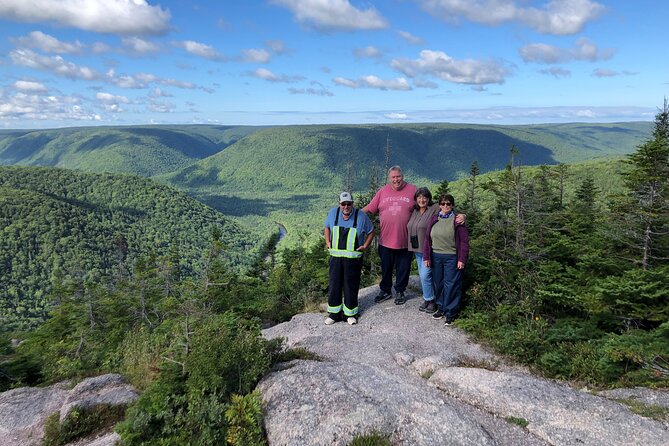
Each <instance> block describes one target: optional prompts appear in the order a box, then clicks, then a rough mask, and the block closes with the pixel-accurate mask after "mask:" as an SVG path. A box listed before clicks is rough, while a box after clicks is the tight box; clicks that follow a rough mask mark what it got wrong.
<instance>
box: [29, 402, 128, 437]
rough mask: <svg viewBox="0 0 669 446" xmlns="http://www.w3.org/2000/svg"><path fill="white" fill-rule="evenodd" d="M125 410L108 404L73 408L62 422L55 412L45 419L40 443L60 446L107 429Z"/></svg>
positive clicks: (119, 419)
mask: <svg viewBox="0 0 669 446" xmlns="http://www.w3.org/2000/svg"><path fill="white" fill-rule="evenodd" d="M125 411H126V408H125V406H121V405H110V404H98V405H96V406H94V407H91V408H86V409H83V408H74V409H72V410H71V411H70V413H68V414H67V416H66V417H65V419H64V420H63V421H62V422H61V421H60V413H58V412H56V413H54V414H52V415H50V416H49V418H47V420H46V424H45V426H44V438H43V439H42V445H43V446H61V445H64V444H67V443H70V442H72V441H74V440H77V439H79V438H84V437H87V436H89V435H92V434H95V433H96V432H101V431H103V430H105V429H109V428H111V427H112V426H113V425H115V424H116V423H118V422H119V421H121V420H122V419H123V417H124V415H125Z"/></svg>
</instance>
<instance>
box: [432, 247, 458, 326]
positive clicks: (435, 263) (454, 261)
mask: <svg viewBox="0 0 669 446" xmlns="http://www.w3.org/2000/svg"><path fill="white" fill-rule="evenodd" d="M432 280H433V281H434V293H435V295H436V297H437V306H438V307H439V309H440V310H441V311H443V312H444V314H445V315H446V317H455V316H457V314H458V311H460V300H462V270H461V269H458V257H457V255H455V254H438V253H436V252H433V253H432Z"/></svg>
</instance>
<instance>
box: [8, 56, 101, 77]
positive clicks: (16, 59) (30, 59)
mask: <svg viewBox="0 0 669 446" xmlns="http://www.w3.org/2000/svg"><path fill="white" fill-rule="evenodd" d="M9 57H10V59H11V60H12V62H13V63H14V64H16V65H22V66H24V67H29V68H33V69H35V70H41V71H47V72H51V73H53V74H56V75H58V76H62V77H66V78H69V79H85V80H95V79H98V78H100V74H99V73H98V72H97V71H96V70H94V69H92V68H88V67H85V66H80V65H76V64H74V63H72V62H67V61H65V59H63V58H62V57H60V56H52V57H48V56H42V55H40V54H37V53H35V52H34V51H32V50H26V49H18V50H14V51H11V52H10V53H9Z"/></svg>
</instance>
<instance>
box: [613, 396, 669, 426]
mask: <svg viewBox="0 0 669 446" xmlns="http://www.w3.org/2000/svg"><path fill="white" fill-rule="evenodd" d="M617 401H618V402H619V403H622V404H624V405H626V406H627V407H628V408H629V409H630V410H631V411H632V412H634V413H635V414H637V415H641V416H642V417H646V418H651V419H653V420H657V421H663V422H665V423H666V422H667V421H669V408H666V407H664V406H657V405H655V404H645V403H643V402H641V401H639V400H635V399H633V398H629V399H619V400H617Z"/></svg>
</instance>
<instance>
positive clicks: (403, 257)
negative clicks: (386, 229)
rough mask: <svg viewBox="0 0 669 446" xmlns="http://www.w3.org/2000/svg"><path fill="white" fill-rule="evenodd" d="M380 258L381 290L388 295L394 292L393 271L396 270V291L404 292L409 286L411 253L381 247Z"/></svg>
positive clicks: (404, 250)
mask: <svg viewBox="0 0 669 446" xmlns="http://www.w3.org/2000/svg"><path fill="white" fill-rule="evenodd" d="M379 257H380V258H381V283H380V284H379V288H381V290H382V291H385V292H386V293H390V292H391V291H392V285H393V269H394V270H395V291H397V292H398V293H399V292H404V291H405V290H406V289H407V285H409V273H410V272H411V259H412V258H413V256H412V254H411V252H410V251H409V250H408V249H406V248H404V249H392V248H386V247H385V246H382V245H379Z"/></svg>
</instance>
